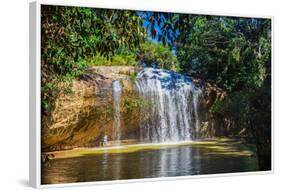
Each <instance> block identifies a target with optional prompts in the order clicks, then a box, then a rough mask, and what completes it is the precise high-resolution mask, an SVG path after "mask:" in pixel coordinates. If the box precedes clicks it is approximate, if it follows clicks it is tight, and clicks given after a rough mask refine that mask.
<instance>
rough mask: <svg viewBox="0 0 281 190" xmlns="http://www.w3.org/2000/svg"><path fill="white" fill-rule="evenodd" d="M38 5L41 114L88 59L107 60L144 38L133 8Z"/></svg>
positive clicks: (49, 108) (138, 18) (82, 68)
mask: <svg viewBox="0 0 281 190" xmlns="http://www.w3.org/2000/svg"><path fill="white" fill-rule="evenodd" d="M41 9H42V15H41V24H42V28H41V42H42V45H41V63H42V64H41V65H42V80H41V81H42V113H43V114H47V113H48V111H50V110H51V108H52V101H53V100H54V99H55V97H56V95H57V93H58V91H59V89H61V87H58V85H59V84H60V82H62V81H69V82H70V81H71V80H72V79H73V78H75V77H77V76H79V75H81V74H82V73H83V71H84V69H85V68H86V67H87V66H88V63H91V62H89V61H88V60H89V59H91V58H93V57H94V56H95V55H97V56H102V57H106V59H107V60H108V59H109V58H112V57H113V56H114V55H115V53H116V52H117V53H118V51H119V49H124V48H128V49H131V48H135V47H136V46H138V45H139V44H140V43H141V42H142V41H143V40H144V38H145V29H144V28H143V27H142V19H141V18H140V17H139V16H138V15H137V13H136V12H135V11H118V10H114V9H110V10H109V9H93V8H82V7H67V6H49V5H46V6H44V5H43V6H42V8H41ZM119 55H120V52H119ZM115 58H116V59H118V61H119V62H120V61H122V60H120V57H119V58H118V56H115Z"/></svg>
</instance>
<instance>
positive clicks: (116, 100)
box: [112, 80, 122, 145]
mask: <svg viewBox="0 0 281 190" xmlns="http://www.w3.org/2000/svg"><path fill="white" fill-rule="evenodd" d="M112 86H113V92H112V95H113V108H114V110H113V112H114V113H113V114H114V121H113V140H114V141H115V145H120V138H121V129H120V100H121V94H122V86H121V84H120V81H118V80H114V81H113V84H112Z"/></svg>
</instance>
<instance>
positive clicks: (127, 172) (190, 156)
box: [42, 146, 258, 184]
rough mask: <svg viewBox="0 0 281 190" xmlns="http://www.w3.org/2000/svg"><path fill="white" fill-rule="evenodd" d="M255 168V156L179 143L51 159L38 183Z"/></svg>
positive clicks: (254, 169)
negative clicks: (153, 148) (125, 151)
mask: <svg viewBox="0 0 281 190" xmlns="http://www.w3.org/2000/svg"><path fill="white" fill-rule="evenodd" d="M257 169H258V167H257V161H256V158H255V157H245V156H244V157H242V156H240V157H239V156H231V155H227V156H226V155H224V156H222V155H216V154H213V153H212V152H210V150H208V149H203V148H199V147H190V146H181V147H176V148H167V149H160V150H143V151H137V152H131V153H118V154H108V153H104V154H96V155H85V156H83V157H77V158H68V159H58V160H54V161H53V162H52V163H51V166H50V167H48V168H43V169H42V183H43V184H52V183H69V182H89V181H101V180H117V179H137V178H154V177H168V176H186V175H197V174H214V173H229V172H243V171H256V170H257Z"/></svg>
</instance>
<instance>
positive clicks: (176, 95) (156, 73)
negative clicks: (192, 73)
mask: <svg viewBox="0 0 281 190" xmlns="http://www.w3.org/2000/svg"><path fill="white" fill-rule="evenodd" d="M136 86H137V91H138V93H139V94H140V96H143V97H144V99H145V100H147V101H150V104H151V105H152V106H151V108H149V109H150V110H149V111H148V113H147V114H149V115H150V116H151V117H148V118H147V119H145V120H144V121H142V122H141V123H140V141H141V142H177V141H184V140H191V138H192V136H191V131H192V130H196V128H198V126H199V119H198V108H197V107H198V101H199V98H198V97H199V95H200V93H201V91H200V90H199V89H198V88H197V87H196V86H195V85H194V84H193V82H192V80H191V78H189V77H187V76H185V75H181V74H179V73H176V72H174V71H168V70H163V69H154V68H145V69H144V70H143V71H141V72H140V73H139V74H138V76H137V81H136Z"/></svg>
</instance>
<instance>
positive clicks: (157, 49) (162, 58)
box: [137, 42, 178, 70]
mask: <svg viewBox="0 0 281 190" xmlns="http://www.w3.org/2000/svg"><path fill="white" fill-rule="evenodd" d="M137 59H138V61H139V62H140V63H142V64H144V65H146V66H155V67H159V68H163V69H172V70H176V69H178V60H177V58H176V56H175V55H174V54H173V53H172V51H171V49H170V48H169V47H168V46H164V45H162V44H160V43H154V42H146V43H143V44H141V45H140V47H139V49H138V52H137Z"/></svg>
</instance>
